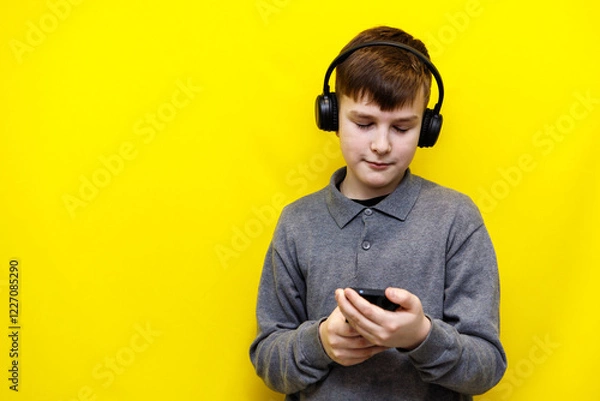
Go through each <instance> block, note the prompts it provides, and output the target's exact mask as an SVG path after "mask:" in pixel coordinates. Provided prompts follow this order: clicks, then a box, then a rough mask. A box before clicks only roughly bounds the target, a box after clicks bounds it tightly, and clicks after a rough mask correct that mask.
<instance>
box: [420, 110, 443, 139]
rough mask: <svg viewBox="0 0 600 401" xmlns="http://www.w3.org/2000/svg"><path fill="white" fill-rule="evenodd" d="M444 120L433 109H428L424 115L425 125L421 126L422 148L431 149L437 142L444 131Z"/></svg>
mask: <svg viewBox="0 0 600 401" xmlns="http://www.w3.org/2000/svg"><path fill="white" fill-rule="evenodd" d="M442 122H443V118H442V115H441V114H437V113H436V112H434V111H433V110H431V109H426V110H425V113H423V123H422V124H421V133H420V134H419V144H418V146H419V147H420V148H430V147H432V146H433V145H435V143H436V142H437V139H438V137H439V135H440V131H441V130H442Z"/></svg>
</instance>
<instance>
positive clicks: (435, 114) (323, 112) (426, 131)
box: [315, 42, 444, 148]
mask: <svg viewBox="0 0 600 401" xmlns="http://www.w3.org/2000/svg"><path fill="white" fill-rule="evenodd" d="M370 46H391V47H397V48H399V49H403V50H406V51H408V52H410V53H412V54H414V55H415V56H417V57H418V58H419V60H421V61H422V62H423V64H425V65H426V66H427V68H428V69H429V71H430V72H431V74H432V75H433V77H434V78H435V81H436V83H437V87H438V92H439V93H438V102H437V103H436V105H435V106H434V108H433V109H429V108H428V109H426V110H425V113H424V114H423V121H422V124H421V132H420V134H419V147H421V148H424V147H431V146H433V145H435V143H436V141H437V139H438V136H439V135H440V131H441V129H442V120H443V118H442V115H441V114H440V109H441V108H442V102H443V100H444V84H443V82H442V77H441V76H440V73H439V72H438V70H437V68H435V65H433V63H432V62H431V61H430V60H429V59H428V58H427V56H425V55H424V54H423V53H421V52H419V51H417V50H415V49H413V48H412V47H410V46H407V45H404V44H402V43H397V42H367V43H363V44H360V45H358V46H356V47H353V48H351V49H348V50H346V51H345V52H343V53H342V54H340V55H339V56H337V57H336V58H335V59H334V60H333V61H332V62H331V65H330V66H329V68H328V69H327V72H326V73H325V82H324V84H323V93H322V94H321V95H319V96H317V100H316V102H315V118H316V120H317V126H318V127H319V129H322V130H323V131H337V130H338V104H337V103H338V102H337V97H336V95H335V92H329V77H330V76H331V74H332V73H333V70H334V68H335V67H337V66H338V65H339V64H341V63H342V62H344V61H345V60H346V59H347V58H348V57H349V56H350V55H351V54H352V53H354V52H355V51H357V50H359V49H362V48H363V47H370Z"/></svg>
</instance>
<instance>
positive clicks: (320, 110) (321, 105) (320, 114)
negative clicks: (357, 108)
mask: <svg viewBox="0 0 600 401" xmlns="http://www.w3.org/2000/svg"><path fill="white" fill-rule="evenodd" d="M315 119H316V121H317V127H319V129H321V130H323V131H337V130H338V109H337V96H336V95H335V93H334V92H330V93H327V94H322V95H319V96H317V100H316V101H315Z"/></svg>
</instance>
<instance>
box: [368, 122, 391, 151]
mask: <svg viewBox="0 0 600 401" xmlns="http://www.w3.org/2000/svg"><path fill="white" fill-rule="evenodd" d="M371 150H372V151H373V152H375V153H378V154H385V153H389V152H390V151H391V150H392V143H391V142H390V141H389V138H388V132H387V130H385V129H384V128H379V129H378V130H377V132H376V133H375V137H374V138H373V140H372V141H371Z"/></svg>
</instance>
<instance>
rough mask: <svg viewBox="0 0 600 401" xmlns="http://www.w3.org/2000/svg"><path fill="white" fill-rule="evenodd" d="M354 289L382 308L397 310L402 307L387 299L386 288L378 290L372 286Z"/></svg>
mask: <svg viewBox="0 0 600 401" xmlns="http://www.w3.org/2000/svg"><path fill="white" fill-rule="evenodd" d="M352 289H353V290H354V291H356V292H357V293H358V295H360V296H362V297H363V298H364V299H366V300H367V301H369V302H370V303H372V304H373V305H377V306H379V307H380V308H382V309H385V310H389V311H395V310H396V309H398V308H399V307H400V305H397V304H395V303H393V302H392V301H390V300H389V299H387V297H386V296H385V290H376V289H372V288H352Z"/></svg>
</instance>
